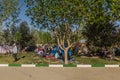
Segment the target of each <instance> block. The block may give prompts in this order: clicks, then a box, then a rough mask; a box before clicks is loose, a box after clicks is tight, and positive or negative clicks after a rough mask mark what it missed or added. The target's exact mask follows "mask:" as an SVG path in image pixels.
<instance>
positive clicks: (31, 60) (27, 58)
mask: <svg viewBox="0 0 120 80" xmlns="http://www.w3.org/2000/svg"><path fill="white" fill-rule="evenodd" d="M17 57H18V58H19V60H18V61H16V62H14V58H13V57H12V55H10V56H7V55H2V56H0V64H35V63H37V62H38V61H39V59H40V58H39V57H36V56H35V54H34V53H31V52H30V53H19V54H18V55H17Z"/></svg>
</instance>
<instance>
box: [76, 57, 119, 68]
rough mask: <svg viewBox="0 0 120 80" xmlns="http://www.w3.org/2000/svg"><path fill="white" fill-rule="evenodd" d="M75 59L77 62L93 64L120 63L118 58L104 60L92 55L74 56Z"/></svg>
mask: <svg viewBox="0 0 120 80" xmlns="http://www.w3.org/2000/svg"><path fill="white" fill-rule="evenodd" d="M75 61H77V62H78V64H92V65H93V66H97V65H99V66H100V65H101V66H102V65H103V64H120V60H114V59H113V60H106V59H102V58H94V57H83V58H82V57H75Z"/></svg>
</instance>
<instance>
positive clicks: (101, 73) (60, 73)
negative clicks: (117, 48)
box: [0, 67, 120, 80]
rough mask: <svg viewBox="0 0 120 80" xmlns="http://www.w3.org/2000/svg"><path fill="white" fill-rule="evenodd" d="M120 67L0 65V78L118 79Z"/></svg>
mask: <svg viewBox="0 0 120 80" xmlns="http://www.w3.org/2000/svg"><path fill="white" fill-rule="evenodd" d="M119 79H120V68H100V67H99V68H48V67H47V68H45V67H35V68H33V67H32V68H25V67H24V68H22V67H0V80H119Z"/></svg>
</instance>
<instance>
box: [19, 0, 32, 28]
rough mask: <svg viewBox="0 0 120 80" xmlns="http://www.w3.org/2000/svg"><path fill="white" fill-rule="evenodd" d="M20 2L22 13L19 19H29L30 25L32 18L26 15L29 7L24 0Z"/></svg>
mask: <svg viewBox="0 0 120 80" xmlns="http://www.w3.org/2000/svg"><path fill="white" fill-rule="evenodd" d="M19 2H20V4H21V5H22V7H21V11H20V14H19V19H21V22H22V21H27V22H28V24H29V25H30V22H31V21H30V18H29V17H27V16H26V15H25V10H26V9H27V7H26V6H25V3H24V0H19ZM30 26H31V25H30Z"/></svg>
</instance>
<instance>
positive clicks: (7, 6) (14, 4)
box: [0, 0, 20, 42]
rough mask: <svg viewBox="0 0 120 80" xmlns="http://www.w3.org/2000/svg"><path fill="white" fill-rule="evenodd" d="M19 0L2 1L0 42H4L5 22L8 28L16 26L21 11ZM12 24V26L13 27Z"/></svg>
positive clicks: (0, 2) (0, 4)
mask: <svg viewBox="0 0 120 80" xmlns="http://www.w3.org/2000/svg"><path fill="white" fill-rule="evenodd" d="M18 1H19V0H0V42H2V38H4V37H2V35H3V34H4V33H3V32H2V30H3V29H2V24H3V22H4V23H5V24H6V26H10V24H11V23H12V24H15V22H16V21H17V17H18V14H19V11H20V7H19V3H18ZM12 24H11V25H12Z"/></svg>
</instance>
